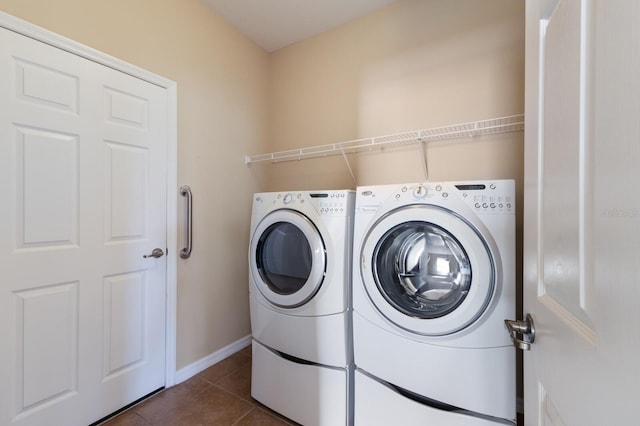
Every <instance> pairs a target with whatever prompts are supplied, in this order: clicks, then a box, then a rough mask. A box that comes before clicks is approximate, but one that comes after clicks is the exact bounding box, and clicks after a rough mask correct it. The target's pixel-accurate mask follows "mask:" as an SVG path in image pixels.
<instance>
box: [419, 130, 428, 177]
mask: <svg viewBox="0 0 640 426" xmlns="http://www.w3.org/2000/svg"><path fill="white" fill-rule="evenodd" d="M420 147H421V148H422V171H423V173H424V181H425V182H429V166H428V161H427V141H426V140H425V139H424V138H420Z"/></svg>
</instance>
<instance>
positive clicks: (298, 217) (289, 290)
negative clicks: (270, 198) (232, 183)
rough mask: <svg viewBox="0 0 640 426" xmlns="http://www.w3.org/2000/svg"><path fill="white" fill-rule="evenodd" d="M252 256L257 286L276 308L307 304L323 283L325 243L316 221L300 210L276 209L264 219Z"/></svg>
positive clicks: (258, 231)
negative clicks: (315, 223)
mask: <svg viewBox="0 0 640 426" xmlns="http://www.w3.org/2000/svg"><path fill="white" fill-rule="evenodd" d="M249 253H250V255H249V263H250V268H251V274H252V277H253V283H254V285H255V287H257V289H258V291H260V293H261V294H262V295H263V296H264V298H265V299H266V300H267V301H268V302H269V303H271V304H273V305H275V306H277V307H280V308H296V307H298V306H301V305H304V304H305V303H307V302H308V301H309V300H310V299H311V298H313V296H314V295H315V294H316V293H317V292H318V290H319V289H320V287H321V285H322V282H323V280H324V276H325V271H326V264H327V260H326V248H325V245H324V241H323V240H322V236H321V235H320V232H319V231H318V229H317V228H316V226H315V225H314V224H313V222H311V221H310V220H309V218H308V217H307V216H305V215H304V214H302V213H300V212H298V211H295V210H288V209H282V210H275V211H273V212H271V213H270V214H268V215H267V216H265V217H264V219H263V220H262V221H261V222H260V223H259V224H258V226H257V227H256V229H255V231H254V233H253V235H252V238H251V247H250V252H249Z"/></svg>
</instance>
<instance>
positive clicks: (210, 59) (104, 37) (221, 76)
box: [0, 0, 269, 368]
mask: <svg viewBox="0 0 640 426" xmlns="http://www.w3.org/2000/svg"><path fill="white" fill-rule="evenodd" d="M0 10H2V11H4V12H7V13H9V14H12V15H14V16H17V17H19V18H22V19H25V20H27V21H30V22H32V23H34V24H36V25H39V26H42V27H44V28H46V29H49V30H52V31H54V32H56V33H58V34H61V35H63V36H66V37H69V38H71V39H73V40H75V41H78V42H81V43H83V44H85V45H87V46H90V47H93V48H95V49H98V50H100V51H103V52H106V53H108V54H110V55H112V56H115V57H117V58H119V59H122V60H124V61H127V62H129V63H132V64H134V65H137V66H139V67H142V68H145V69H147V70H149V71H152V72H154V73H156V74H159V75H162V76H164V77H167V78H169V79H172V80H175V81H177V84H178V182H179V184H188V185H190V186H191V188H192V190H193V194H194V229H195V232H194V234H195V235H194V247H193V255H192V257H191V259H189V260H186V261H185V260H179V262H178V330H177V344H178V353H177V364H178V368H181V367H184V366H185V365H188V364H190V363H192V362H195V361H198V360H199V359H201V358H203V357H205V356H207V355H209V354H211V353H213V352H215V351H216V350H219V349H220V348H222V347H224V346H226V345H228V344H230V343H232V342H234V341H236V340H238V339H240V338H242V337H244V336H246V335H248V334H249V333H250V326H249V307H248V301H247V300H248V286H247V260H246V259H247V245H248V237H245V236H248V233H249V231H248V227H249V220H250V211H251V194H252V193H253V192H256V191H259V190H261V189H262V188H261V185H262V184H263V183H264V178H263V177H261V176H259V173H260V171H259V170H256V169H249V168H247V167H246V166H245V165H244V155H245V154H246V153H247V152H263V151H265V150H266V146H265V142H266V134H267V127H266V126H267V116H266V111H267V95H268V90H267V75H268V71H267V67H268V59H269V57H268V55H267V53H265V52H264V51H263V50H261V49H260V48H258V47H256V46H255V45H254V44H253V43H252V42H250V41H249V40H247V39H246V38H245V37H243V36H241V35H240V34H239V33H238V32H237V31H236V30H234V29H232V28H231V27H230V26H229V25H228V24H226V23H225V22H223V21H222V20H221V19H220V18H218V17H217V16H215V15H214V14H213V13H211V12H210V11H209V9H207V8H205V7H204V6H203V5H202V4H201V3H200V2H199V1H198V0H162V1H155V0H136V1H130V0H110V1H79V0H55V1H50V0H19V1H18V0H0ZM177 197H179V196H178V195H177ZM178 206H179V212H180V219H181V220H182V211H183V210H184V209H183V206H184V201H183V199H182V197H179V200H178ZM180 223H182V221H181V222H180ZM181 228H182V227H181ZM180 232H182V230H180ZM178 241H179V243H180V244H182V243H183V241H184V239H183V236H182V233H180V235H179V236H178ZM174 253H175V251H174Z"/></svg>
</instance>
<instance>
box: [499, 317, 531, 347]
mask: <svg viewBox="0 0 640 426" xmlns="http://www.w3.org/2000/svg"><path fill="white" fill-rule="evenodd" d="M504 324H505V325H506V326H507V330H509V335H510V336H511V341H512V342H513V346H515V347H516V348H518V349H521V350H523V351H528V350H531V344H532V343H533V342H535V340H536V328H535V324H534V323H533V317H532V316H531V314H527V316H526V317H525V319H524V320H523V321H515V320H504ZM519 335H520V336H522V337H519Z"/></svg>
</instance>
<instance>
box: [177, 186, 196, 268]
mask: <svg viewBox="0 0 640 426" xmlns="http://www.w3.org/2000/svg"><path fill="white" fill-rule="evenodd" d="M180 195H182V196H183V197H187V229H186V232H187V246H186V247H185V248H183V249H182V250H180V257H181V258H182V259H188V258H189V257H190V256H191V243H192V238H193V225H192V219H193V210H192V207H193V194H191V188H189V185H183V186H181V187H180Z"/></svg>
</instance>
